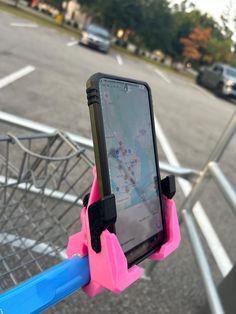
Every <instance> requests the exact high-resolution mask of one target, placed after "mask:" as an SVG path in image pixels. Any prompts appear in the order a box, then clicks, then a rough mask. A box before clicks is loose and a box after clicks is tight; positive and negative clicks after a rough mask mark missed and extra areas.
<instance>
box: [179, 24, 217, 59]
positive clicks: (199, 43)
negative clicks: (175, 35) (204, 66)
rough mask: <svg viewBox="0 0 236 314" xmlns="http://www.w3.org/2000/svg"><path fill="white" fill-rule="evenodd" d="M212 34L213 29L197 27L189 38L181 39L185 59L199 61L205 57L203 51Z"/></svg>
mask: <svg viewBox="0 0 236 314" xmlns="http://www.w3.org/2000/svg"><path fill="white" fill-rule="evenodd" d="M211 33H212V29H211V28H205V29H202V28H200V27H196V28H194V30H193V31H192V32H191V33H190V35H189V36H188V37H186V38H181V39H180V41H181V43H182V44H183V45H184V50H183V55H184V57H186V59H187V60H199V59H200V58H201V57H202V55H203V53H202V50H203V49H204V48H206V46H207V43H208V41H209V39H210V36H211Z"/></svg>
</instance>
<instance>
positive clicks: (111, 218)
mask: <svg viewBox="0 0 236 314" xmlns="http://www.w3.org/2000/svg"><path fill="white" fill-rule="evenodd" d="M161 190H162V193H163V194H164V195H165V196H166V197H167V198H168V199H171V198H173V196H174V195H175V192H176V187H175V177H174V176H173V175H170V176H167V177H166V178H165V179H163V180H161ZM88 201H89V194H87V195H85V197H84V199H83V204H84V206H85V207H87V205H88ZM88 218H89V228H90V236H91V245H92V248H93V250H94V251H95V252H96V253H99V252H101V241H100V236H101V233H102V232H103V231H104V230H106V229H108V230H109V231H110V232H114V224H115V222H116V218H117V213H116V202H115V195H114V194H111V195H109V196H106V197H104V198H103V199H102V200H99V201H97V202H95V203H93V204H92V205H90V206H89V208H88Z"/></svg>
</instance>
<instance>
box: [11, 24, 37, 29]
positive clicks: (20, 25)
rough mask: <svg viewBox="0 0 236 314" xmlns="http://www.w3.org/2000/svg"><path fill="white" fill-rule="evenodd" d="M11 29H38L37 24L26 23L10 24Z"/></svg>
mask: <svg viewBox="0 0 236 314" xmlns="http://www.w3.org/2000/svg"><path fill="white" fill-rule="evenodd" d="M10 25H11V26H13V27H28V28H37V27H39V26H38V25H37V24H28V23H11V24H10Z"/></svg>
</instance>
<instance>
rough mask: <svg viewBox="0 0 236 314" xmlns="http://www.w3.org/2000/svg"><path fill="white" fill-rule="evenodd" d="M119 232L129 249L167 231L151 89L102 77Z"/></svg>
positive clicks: (120, 238) (101, 88) (107, 141)
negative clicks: (158, 165)
mask: <svg viewBox="0 0 236 314" xmlns="http://www.w3.org/2000/svg"><path fill="white" fill-rule="evenodd" d="M99 89H100V97H101V108H102V116H103V124H104V132H105V143H106V148H107V158H108V168H109V177H110V178H109V179H110V188H111V193H113V194H114V195H115V199H116V209H117V221H116V224H115V229H116V235H117V237H118V239H119V242H120V244H121V246H122V249H123V251H124V252H128V251H130V250H132V249H133V248H134V247H137V246H138V245H140V244H141V243H144V242H145V241H146V240H147V239H150V238H151V237H153V236H154V235H156V234H157V233H158V232H160V231H162V230H163V221H162V214H161V205H160V198H159V197H160V196H159V191H158V181H157V180H158V172H157V165H156V156H155V150H154V146H153V140H154V139H153V131H152V123H151V112H150V103H149V94H148V89H147V88H146V86H145V85H142V84H138V83H137V84H136V83H130V82H124V81H119V80H113V79H107V78H102V79H100V81H99Z"/></svg>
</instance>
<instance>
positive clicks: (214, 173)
mask: <svg viewBox="0 0 236 314" xmlns="http://www.w3.org/2000/svg"><path fill="white" fill-rule="evenodd" d="M0 120H2V121H4V122H7V123H10V124H13V125H15V126H17V127H22V128H26V129H30V130H33V131H36V132H42V131H43V132H45V133H47V134H51V135H47V136H46V135H44V136H45V137H46V138H47V137H48V138H50V137H51V136H52V137H53V136H58V135H55V134H54V135H52V134H53V133H55V132H56V129H54V128H52V127H49V126H46V125H43V124H40V123H35V122H33V121H30V120H27V119H22V118H20V117H17V116H14V115H11V114H8V113H5V112H1V111H0ZM235 131H236V111H235V113H234V114H233V116H232V118H231V120H230V121H229V123H228V124H227V126H226V128H225V130H224V131H223V133H222V135H221V137H220V138H219V140H218V142H217V143H216V146H215V148H214V149H213V151H212V153H211V154H210V156H209V159H208V160H207V162H206V164H205V166H204V167H203V169H202V170H201V171H198V170H195V169H189V168H183V167H176V166H172V165H169V164H167V163H165V162H162V161H160V170H161V171H163V172H165V173H168V174H174V175H176V176H178V177H180V178H183V179H185V180H188V181H191V182H193V188H192V190H191V192H190V193H189V195H188V196H187V197H186V198H185V200H184V202H183V204H182V206H181V207H180V210H179V216H180V219H181V222H184V224H185V227H186V229H187V232H188V235H189V239H190V243H191V246H192V249H193V254H194V256H195V259H196V262H197V265H198V267H199V270H200V274H201V276H202V279H203V283H204V286H205V290H206V296H207V299H208V302H209V306H210V310H211V313H214V314H223V313H225V312H224V309H223V306H222V302H221V300H220V298H219V295H218V291H217V288H216V286H215V283H214V280H213V277H212V273H211V269H210V265H209V263H208V260H207V256H206V254H205V252H204V248H203V245H202V241H201V238H200V234H199V230H198V228H197V226H196V221H195V217H194V215H193V211H192V209H193V207H194V205H195V204H196V203H197V201H198V199H199V198H200V196H201V194H202V192H203V190H204V189H205V188H206V187H207V183H208V182H209V181H210V180H211V179H213V180H214V181H215V182H216V184H217V186H218V187H219V190H220V191H221V193H222V194H223V196H224V197H225V199H226V201H227V202H228V204H229V205H230V208H231V209H232V211H233V213H234V214H236V192H235V189H234V188H233V186H232V184H231V183H230V182H229V181H228V179H227V178H226V176H225V175H224V173H223V172H222V170H221V168H220V166H219V164H218V162H219V160H220V158H221V157H222V155H223V153H224V152H225V150H226V148H227V146H228V144H229V142H230V140H231V139H232V137H233V135H234V133H235ZM37 136H39V137H40V136H41V135H37ZM37 136H36V137H37ZM64 137H65V138H67V139H70V141H73V142H74V145H75V147H76V148H77V149H78V156H79V157H78V158H81V159H83V158H84V161H86V162H85V163H86V164H87V166H88V169H87V170H86V171H85V172H84V175H86V174H87V173H90V174H91V171H90V168H91V166H92V165H93V164H92V162H91V160H90V159H89V158H88V156H87V153H86V154H85V152H84V151H83V150H81V148H79V147H78V145H81V147H85V148H86V149H91V150H93V145H92V142H91V140H90V139H86V138H83V137H81V136H78V135H76V134H72V133H65V134H64ZM27 139H28V140H29V138H26V140H27ZM14 140H16V139H15V138H14V137H12V136H9V137H8V143H9V144H8V145H10V144H13V143H14ZM20 140H22V141H23V140H24V138H21V139H20ZM3 142H7V141H6V139H5V140H4V139H3ZM0 143H1V142H0ZM15 143H16V141H15ZM75 143H76V144H75ZM67 145H68V143H67ZM29 146H30V145H29ZM0 151H1V150H0ZM25 153H26V152H25ZM44 153H45V151H44ZM71 153H72V151H70V152H69V153H67V154H66V155H65V156H68V154H71ZM41 155H42V153H41ZM6 156H9V153H7V154H6ZM82 156H83V158H82ZM31 157H33V156H31ZM15 158H16V155H15ZM25 158H26V157H25ZM28 158H29V157H28ZM35 158H36V157H35ZM7 159H8V160H9V158H7ZM44 162H45V160H44ZM5 163H6V159H5ZM3 164H4V162H3ZM0 165H1V159H0ZM1 167H2V166H1ZM11 167H12V168H11ZM11 167H8V168H9V173H10V174H11V175H12V177H10V178H9V179H6V177H7V174H8V172H7V170H6V168H7V167H6V166H5V167H3V168H0V170H1V171H2V170H4V169H5V173H4V172H3V174H2V173H1V171H0V174H1V180H5V186H7V183H9V184H10V183H12V184H13V183H14V184H15V188H14V190H17V191H18V190H21V189H22V190H23V191H26V192H25V193H27V194H29V195H31V194H33V195H34V197H35V198H36V199H37V198H40V199H44V200H47V201H48V202H52V201H53V202H55V201H57V202H58V201H59V205H58V203H57V205H58V207H60V205H61V204H62V203H63V204H64V203H67V202H69V203H70V204H71V205H76V207H78V211H79V210H80V208H81V206H82V201H81V199H82V197H83V195H84V194H85V190H86V188H85V189H83V190H82V191H81V190H80V189H79V192H78V194H76V193H75V188H74V186H73V184H72V185H71V184H70V187H71V188H69V189H68V191H67V190H65V189H62V191H61V190H58V186H57V185H53V186H52V185H51V184H49V187H46V186H45V187H44V185H42V186H43V187H44V188H41V186H40V185H39V186H38V185H37V184H36V185H35V183H38V182H41V180H39V181H37V175H36V176H34V175H35V169H34V168H33V171H31V172H32V173H34V175H33V174H31V172H28V173H30V175H28V176H26V177H24V176H23V177H22V175H21V176H19V173H24V174H25V173H26V172H17V173H18V176H17V175H16V173H14V170H16V169H19V168H17V167H16V166H15V165H14V163H13V164H12V166H11ZM89 167H90V168H89ZM36 168H37V167H36ZM36 174H37V172H36ZM33 177H34V179H33ZM49 177H50V176H49ZM4 178H5V179H4ZM19 178H24V179H25V180H24V181H23V182H20V181H19ZM35 178H36V180H35ZM80 179H81V181H82V186H83V187H84V185H83V184H84V182H83V179H84V178H83V175H82V177H80ZM1 180H0V187H1V186H3V187H4V183H2V182H1ZM11 180H13V181H11ZM14 180H15V181H17V180H18V181H19V182H18V181H17V183H16V182H15V181H14ZM27 180H28V181H27ZM46 181H47V180H45V181H44V179H43V180H42V182H46ZM49 181H50V180H49ZM49 181H48V183H49ZM85 181H86V183H87V184H88V188H87V191H89V190H90V186H91V183H92V178H90V179H89V180H85ZM59 182H60V180H59ZM22 184H23V185H22ZM66 184H68V183H67V182H66ZM21 185H22V186H21ZM59 186H60V184H59ZM55 187H56V189H55ZM8 189H9V191H10V190H11V189H12V187H11V185H10V186H9V187H8ZM0 193H1V192H0ZM61 193H62V194H61ZM5 194H7V193H6V192H5ZM0 195H1V194H0ZM76 197H77V198H76ZM1 199H2V196H1ZM8 199H9V198H5V200H8ZM26 203H27V202H26ZM5 204H7V203H6V202H5ZM42 204H44V203H43V202H42ZM23 205H24V204H23ZM71 205H69V206H71ZM14 206H15V204H11V206H10V207H11V209H12V208H13V209H14V208H15V207H17V208H18V207H20V202H19V201H18V205H16V206H15V207H14ZM56 207H57V206H55V207H54V206H52V207H49V210H46V213H47V214H48V212H49V213H50V214H48V217H50V218H51V219H52V221H54V220H55V219H56V223H55V225H59V226H60V227H58V228H59V229H60V228H61V229H62V230H63V231H64V235H65V234H66V233H67V232H68V231H69V230H68V228H69V229H71V228H72V229H73V228H74V226H75V228H76V230H78V229H79V228H78V224H79V221H77V220H76V221H74V222H73V223H71V224H70V225H67V224H64V222H63V218H64V217H65V215H64V213H66V214H67V213H69V212H70V207H67V209H64V210H65V211H63V214H61V215H59V217H58V216H57V215H56V216H55V217H54V215H55V212H56V211H54V209H55V208H56ZM43 208H44V207H43ZM76 209H77V208H76ZM0 210H2V211H4V214H5V213H6V209H5V207H3V208H2V209H1V207H0ZM62 210H63V209H62ZM26 212H27V213H28V211H26ZM51 216H52V217H51ZM46 217H47V216H46ZM74 217H78V216H74ZM4 219H5V220H4V223H5V222H6V221H7V220H6V218H4ZM16 219H18V218H16ZM27 221H30V220H27ZM0 223H1V216H0ZM53 227H54V226H53ZM11 230H12V229H10V231H11ZM46 230H47V229H46ZM39 231H41V230H39ZM7 232H9V230H7V231H6V233H7ZM69 233H70V232H69ZM64 235H63V237H64ZM3 236H4V237H5V238H4V239H5V240H4V241H2V238H0V254H2V253H1V247H4V245H5V242H7V240H6V239H7V237H6V235H3ZM16 236H17V239H16V238H12V239H10V238H9V239H10V241H8V245H7V244H6V246H7V252H8V254H9V252H10V254H12V256H14V255H15V252H17V249H18V248H19V247H20V249H22V244H23V245H24V246H26V247H27V248H25V250H26V251H27V250H29V249H30V252H29V254H32V253H33V252H34V256H35V254H37V256H36V257H34V258H32V257H31V260H30V262H29V265H30V264H32V265H34V267H35V269H36V268H37V267H36V265H37V266H38V264H37V263H38V260H40V261H42V260H43V259H44V258H43V257H42V260H41V259H40V258H39V259H37V257H40V256H41V255H42V251H41V248H40V252H41V254H39V256H38V252H35V251H37V248H38V246H40V245H42V244H43V248H44V249H43V252H44V253H45V252H46V254H47V256H50V258H51V259H52V260H53V259H56V258H63V257H64V251H63V249H64V247H65V243H64V242H63V241H65V240H66V239H64V238H63V237H60V236H58V237H56V238H55V241H54V238H53V241H52V239H50V238H48V237H47V238H46V239H45V238H44V237H42V236H41V235H39V236H38V238H37V237H36V238H35V237H34V238H33V239H31V241H33V242H27V241H26V240H29V239H26V238H24V237H23V238H22V233H21V230H20V232H18V233H17V234H16ZM0 237H1V235H0ZM60 240H61V241H62V243H60ZM42 241H44V242H42ZM39 242H40V243H39ZM27 243H31V244H30V245H29V246H27V245H26V244H27ZM44 245H45V246H44ZM9 249H10V251H9ZM34 249H35V250H34ZM210 249H211V251H212V252H213V251H214V249H213V248H211V247H210ZM17 254H18V253H17ZM30 256H31V255H30ZM44 256H45V255H44ZM1 258H2V259H1ZM226 258H227V265H228V266H227V273H229V272H230V270H231V269H232V268H233V263H232V262H231V261H230V259H229V258H228V256H227V255H226ZM16 259H17V260H16V261H19V256H18V257H17V256H16ZM72 260H73V259H72ZM1 261H3V265H4V267H5V274H4V276H6V277H7V276H8V277H9V278H10V279H11V280H10V282H11V284H12V283H14V279H15V274H14V272H15V271H17V268H16V269H14V268H11V265H10V266H9V265H8V263H7V261H6V259H5V258H4V256H2V257H0V263H1ZM73 262H75V263H78V264H77V267H76V269H77V271H78V269H79V271H82V267H83V266H82V263H84V261H83V259H81V258H78V259H77V260H76V261H75V260H73ZM216 262H217V264H218V266H219V264H220V263H219V261H217V260H216ZM64 263H65V262H64ZM156 264H157V262H151V263H150V265H149V266H148V268H147V269H146V271H145V277H146V278H150V275H151V273H152V271H153V269H154V268H155V266H156ZM25 265H26V264H25V263H24V264H21V268H22V269H24V268H25ZM59 265H60V264H59ZM61 265H62V266H61V267H64V268H65V267H66V265H65V266H64V264H63V263H62V264H61ZM85 265H86V266H88V265H87V264H86V261H85ZM40 266H41V268H42V269H43V266H44V265H40ZM47 266H48V265H47ZM0 267H2V266H0ZM56 267H57V266H56ZM71 267H72V266H71ZM0 269H1V268H0ZM27 271H28V269H27ZM37 271H38V272H41V271H42V270H41V269H40V268H37ZM221 272H222V271H221ZM85 273H86V271H85ZM24 274H25V277H30V276H31V275H33V273H32V274H31V273H30V274H28V273H27V272H26V271H24ZM12 275H14V277H12ZM57 275H58V274H57ZM69 275H70V274H69ZM69 275H68V277H67V278H68V280H70V276H69ZM222 275H223V276H224V277H225V275H226V274H223V272H222ZM38 276H39V277H37V276H36V277H35V278H36V281H37V280H39V281H40V280H43V278H44V277H45V276H44V273H42V274H41V275H38ZM9 278H8V280H9ZM13 278H14V279H13ZM16 279H18V278H16ZM79 279H80V280H78V283H77V286H76V287H77V289H79V288H80V287H82V286H83V284H85V283H86V282H87V280H88V273H86V274H85V275H84V277H83V278H79ZM81 279H82V280H81ZM0 280H1V274H0ZM18 280H19V279H18ZM20 280H21V279H20ZM28 283H29V284H28V287H29V288H30V287H31V284H32V285H34V286H35V281H33V280H30V281H29V282H28ZM14 284H15V283H14ZM26 286H27V285H26ZM0 287H1V286H0ZM76 287H75V286H74V290H75V289H76ZM15 291H17V292H18V290H17V288H14V289H13V290H12V293H11V291H10V293H9V294H6V297H5V299H7V298H12V296H13V295H14V292H15ZM68 294H69V292H68V291H67V292H65V293H64V294H63V296H64V297H65V296H66V295H68ZM19 295H20V294H18V295H17V296H18V297H19ZM20 297H21V295H20ZM61 299H62V296H61ZM58 300H59V297H58V298H55V300H53V301H54V303H55V302H58ZM45 303H46V301H45ZM54 303H53V302H51V303H50V302H48V306H49V305H52V304H54ZM0 304H1V302H0ZM38 308H40V307H38ZM43 308H46V307H43Z"/></svg>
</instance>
